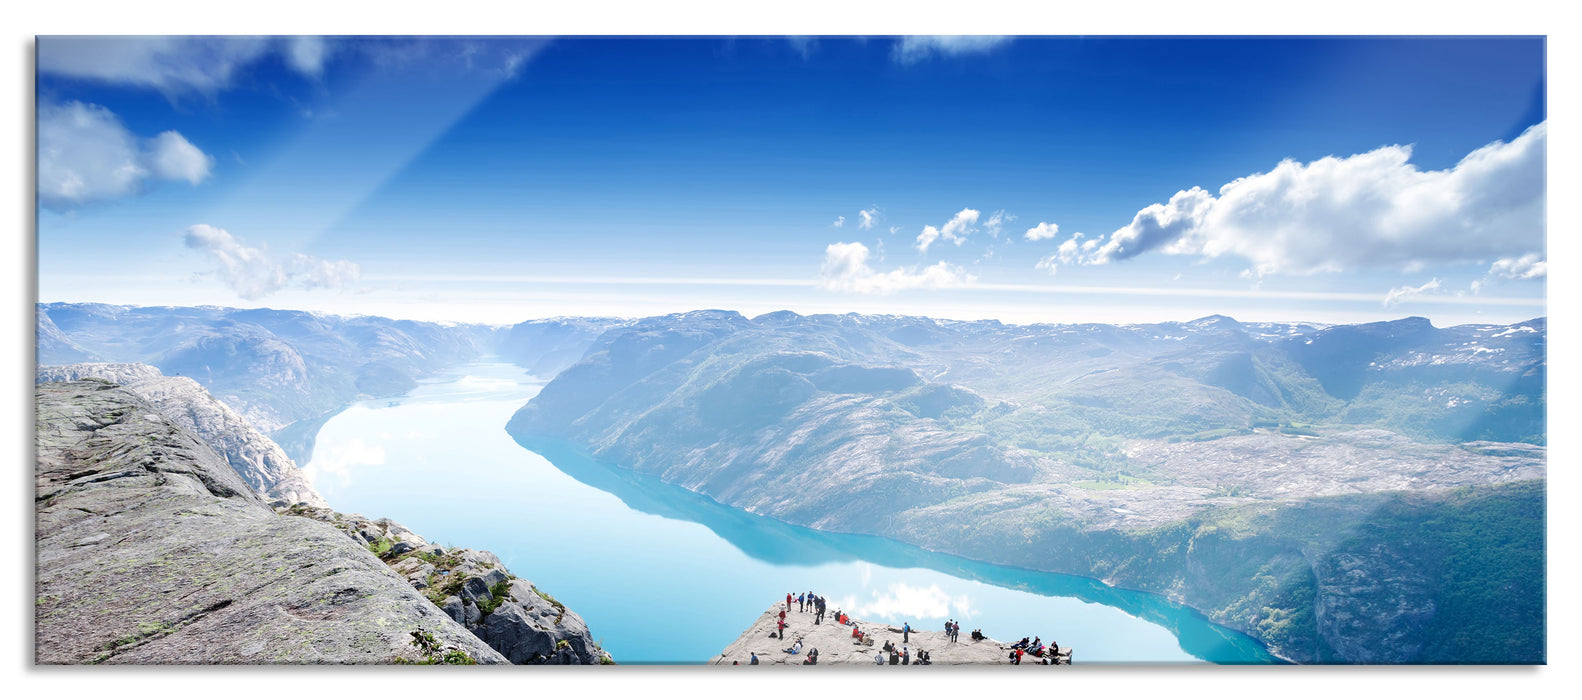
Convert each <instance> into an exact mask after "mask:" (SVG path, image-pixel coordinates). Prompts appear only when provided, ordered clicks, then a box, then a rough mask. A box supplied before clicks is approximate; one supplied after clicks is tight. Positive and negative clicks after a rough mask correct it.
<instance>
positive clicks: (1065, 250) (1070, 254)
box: [1055, 231, 1098, 265]
mask: <svg viewBox="0 0 1582 700" xmlns="http://www.w3.org/2000/svg"><path fill="white" fill-rule="evenodd" d="M1081 239H1082V232H1081V231H1078V232H1076V233H1075V234H1072V236H1071V238H1068V239H1066V242H1064V243H1061V244H1060V247H1059V248H1056V249H1055V253H1056V254H1058V255H1059V256H1060V262H1063V263H1066V264H1068V265H1069V264H1071V263H1074V262H1076V261H1077V258H1078V257H1079V256H1080V255H1081V253H1082V250H1083V247H1082V246H1086V249H1087V250H1092V249H1093V248H1095V247H1096V246H1097V245H1098V241H1096V240H1089V241H1086V242H1084V243H1082V244H1080V245H1079V244H1078V243H1077V241H1079V240H1081Z"/></svg>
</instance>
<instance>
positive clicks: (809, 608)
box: [780, 591, 841, 625]
mask: <svg viewBox="0 0 1582 700" xmlns="http://www.w3.org/2000/svg"><path fill="white" fill-rule="evenodd" d="M793 596H795V597H793ZM792 602H795V603H796V609H797V612H811V613H813V624H815V625H821V624H824V611H825V609H826V608H825V606H826V604H827V602H828V601H826V600H824V596H821V595H813V591H808V592H806V593H800V594H792V593H787V594H786V610H790V609H791V603H792ZM780 617H781V618H782V619H784V618H785V613H784V612H782V613H781V614H780ZM835 617H837V618H839V617H841V614H840V612H839V611H836V613H835Z"/></svg>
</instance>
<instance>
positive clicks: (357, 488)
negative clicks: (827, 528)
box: [307, 363, 1271, 663]
mask: <svg viewBox="0 0 1582 700" xmlns="http://www.w3.org/2000/svg"><path fill="white" fill-rule="evenodd" d="M537 390H538V383H537V382H536V380H533V379H532V378H531V377H528V376H527V375H526V374H525V373H524V372H523V371H522V370H521V369H520V368H515V367H512V366H510V365H505V364H500V363H479V364H473V365H467V366H464V367H459V368H457V371H456V372H455V373H454V374H452V375H451V376H449V377H445V378H441V379H438V380H436V381H431V382H424V383H423V384H421V385H420V386H419V387H418V388H416V389H415V390H413V391H412V392H410V393H409V394H408V395H406V396H404V397H401V398H400V399H399V400H397V401H396V402H395V403H396V405H393V406H392V405H390V404H391V401H390V400H388V399H386V400H378V401H369V402H365V403H363V404H359V405H356V406H353V407H350V408H348V409H347V410H345V411H343V412H341V413H339V414H337V415H335V416H334V417H333V418H330V419H329V420H328V421H327V422H326V423H325V424H324V427H323V428H322V429H321V430H320V431H319V432H318V434H317V447H316V448H315V449H314V455H313V456H314V459H312V460H310V461H309V465H308V469H307V471H309V472H310V473H311V474H312V480H313V482H314V485H315V487H316V488H318V489H319V492H320V493H321V494H322V495H323V496H324V497H325V499H327V500H328V501H329V502H330V503H331V504H332V505H334V506H335V507H336V508H337V509H339V510H343V511H348V512H360V513H364V514H367V515H370V516H373V517H380V516H384V517H390V518H393V519H395V520H397V521H399V522H401V523H403V524H405V525H407V526H408V527H411V528H412V529H413V530H414V531H416V532H419V533H422V534H423V535H424V536H425V537H428V538H429V539H430V540H431V541H435V542H440V543H443V544H447V545H450V544H456V545H463V546H468V547H474V548H478V549H488V550H491V551H493V552H495V553H496V554H498V555H499V556H500V557H501V559H502V560H503V561H505V563H506V564H507V566H509V567H510V568H511V569H512V571H513V572H514V573H516V574H517V575H519V576H523V577H526V578H529V579H531V580H532V581H534V582H535V584H537V585H538V586H540V587H541V588H542V589H543V590H545V591H549V592H551V593H553V594H554V595H555V596H556V597H557V598H558V599H560V600H561V601H562V602H564V603H565V604H566V605H567V606H569V607H570V608H571V609H573V610H575V611H577V612H578V613H579V614H580V615H581V616H582V617H583V619H584V620H586V621H587V623H588V626H589V628H590V629H591V630H593V633H594V635H595V636H596V637H600V638H602V639H603V643H604V645H605V648H607V649H609V650H610V651H611V653H613V654H615V656H616V658H617V659H618V660H620V661H621V662H623V663H633V662H635V663H702V662H706V661H707V660H708V659H709V658H710V657H712V656H713V655H715V654H717V653H719V651H720V650H721V649H723V648H724V647H725V645H727V644H729V643H731V642H732V641H734V640H735V639H736V637H737V636H738V635H739V634H740V633H741V631H742V629H743V628H744V627H746V626H747V624H749V623H750V622H751V621H752V620H753V619H755V618H756V617H757V616H758V615H759V614H760V613H762V612H763V611H764V609H765V608H766V607H768V606H769V605H770V603H771V602H772V601H774V600H776V599H783V596H784V595H785V593H786V592H789V591H791V590H814V591H817V592H819V593H822V594H824V595H826V596H828V597H829V599H830V602H831V603H832V604H834V605H835V606H837V607H839V608H840V609H842V610H846V611H851V612H854V613H856V614H857V615H858V616H859V617H866V619H870V620H874V621H880V620H883V621H887V622H893V623H895V624H897V625H899V624H900V623H901V622H910V623H911V624H912V625H913V626H914V627H915V628H918V629H939V628H940V626H941V625H942V624H943V623H944V621H945V618H946V617H954V618H956V619H957V620H959V621H960V622H961V623H962V626H963V628H964V629H965V630H969V631H970V630H972V629H977V628H981V629H982V630H983V631H984V633H985V634H988V635H990V636H992V637H995V638H999V639H1019V638H1021V637H1022V636H1023V635H1034V634H1037V635H1041V636H1043V637H1044V639H1046V640H1047V639H1051V638H1055V639H1057V640H1058V641H1060V642H1061V644H1062V646H1070V647H1074V648H1075V649H1076V650H1077V658H1078V660H1079V662H1095V661H1098V662H1103V661H1109V662H1130V663H1139V662H1166V663H1191V662H1195V661H1196V660H1197V659H1207V660H1213V661H1219V662H1226V663H1263V662H1268V661H1271V659H1270V657H1269V655H1268V654H1267V653H1265V652H1264V651H1263V650H1262V649H1261V648H1259V647H1258V645H1257V644H1256V643H1254V642H1253V641H1252V640H1250V639H1248V638H1246V637H1244V636H1242V635H1239V634H1236V633H1234V632H1231V631H1229V630H1226V629H1223V628H1219V627H1216V626H1214V625H1212V624H1210V623H1209V622H1208V621H1207V620H1205V619H1203V618H1202V616H1200V615H1197V614H1196V613H1194V612H1192V611H1190V610H1187V609H1185V608H1181V607H1180V606H1175V605H1172V604H1170V603H1169V602H1168V601H1166V600H1164V599H1162V598H1160V597H1158V596H1152V595H1149V594H1145V593H1138V592H1135V591H1120V590H1115V589H1112V588H1109V587H1108V586H1105V585H1104V584H1102V583H1100V582H1098V581H1093V580H1091V579H1084V578H1078V577H1074V576H1060V575H1055V574H1048V573H1041V572H1036V571H1028V570H1024V569H1018V568H1015V567H1006V566H993V565H988V564H983V563H980V562H974V561H970V560H967V559H963V558H961V557H956V556H951V555H945V554H939V553H935V552H927V551H924V550H922V549H919V548H917V547H913V546H910V545H904V544H900V543H898V542H893V541H890V540H885V539H881V538H877V537H868V536H862V535H842V534H834V533H827V532H819V531H816V530H810V529H807V528H802V527H795V526H791V525H787V524H785V523H783V522H780V521H777V520H773V519H770V518H765V517H761V516H756V515H752V514H749V513H745V512H742V511H739V510H736V509H733V508H728V507H726V506H723V505H721V504H719V503H716V502H714V501H713V500H710V499H709V498H707V497H704V496H701V495H699V494H696V493H693V492H691V491H688V490H685V489H682V488H679V487H676V486H671V485H668V484H665V483H662V482H660V481H659V480H657V479H655V478H653V477H650V476H645V475H642V474H637V473H635V472H632V471H629V470H626V469H621V468H618V467H613V466H611V465H606V464H600V463H598V462H597V461H594V460H591V459H588V458H587V456H586V455H584V454H581V453H579V452H578V450H577V449H576V448H575V447H574V446H572V445H568V444H566V443H563V442H558V441H553V440H541V439H523V440H522V441H520V443H519V442H517V441H513V439H512V438H511V436H509V435H507V434H506V432H505V430H504V429H503V426H504V425H505V423H506V421H507V420H509V418H510V416H511V414H512V413H514V412H515V411H516V409H518V408H519V407H521V405H522V404H523V403H524V402H526V401H527V400H528V399H529V398H530V397H531V396H533V395H534V394H535V393H536V392H537ZM524 447H527V448H528V449H523V448H524ZM678 601H680V607H678ZM681 609H685V610H688V611H690V613H691V614H689V615H687V616H686V619H685V621H684V622H682V623H677V622H673V620H672V617H673V614H674V613H676V612H677V611H678V610H681Z"/></svg>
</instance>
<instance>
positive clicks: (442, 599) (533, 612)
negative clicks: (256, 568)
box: [280, 504, 614, 665]
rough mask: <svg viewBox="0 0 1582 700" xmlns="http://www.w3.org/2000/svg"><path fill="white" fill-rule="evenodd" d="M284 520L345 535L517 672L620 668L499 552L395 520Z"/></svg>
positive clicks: (300, 511)
mask: <svg viewBox="0 0 1582 700" xmlns="http://www.w3.org/2000/svg"><path fill="white" fill-rule="evenodd" d="M280 512H282V513H284V514H286V515H294V516H300V517H303V518H309V519H312V520H317V521H319V522H323V523H327V524H329V525H331V526H333V527H334V528H336V529H337V530H340V531H341V532H344V533H346V534H347V535H348V536H350V537H351V539H352V540H353V541H354V542H357V543H358V544H360V545H363V546H365V547H367V548H368V549H369V550H371V551H373V552H374V553H375V554H376V555H378V557H379V559H380V560H381V561H383V562H384V563H385V564H386V565H388V566H389V567H390V568H391V569H392V570H393V571H395V572H396V573H397V574H399V575H401V576H402V577H404V578H406V580H407V583H409V584H410V585H411V586H412V587H413V588H414V589H417V590H418V591H421V592H422V593H423V594H424V595H425V596H427V597H428V599H429V601H431V602H433V603H434V604H435V605H437V606H439V608H440V609H441V610H443V611H444V612H445V614H446V615H449V616H450V617H451V619H453V620H455V621H456V622H457V623H459V624H461V625H463V626H465V627H466V628H467V629H468V630H469V631H471V632H472V633H473V634H474V635H477V637H478V638H479V639H482V640H483V641H484V642H485V643H486V644H488V645H489V646H490V647H491V648H493V649H494V650H496V651H498V652H500V653H501V654H502V655H504V656H505V658H506V659H507V660H509V661H510V662H511V663H513V664H550V665H578V664H612V663H614V659H612V658H611V657H610V655H609V653H607V652H605V651H604V650H603V649H601V648H599V645H598V643H597V642H595V641H594V638H593V635H592V634H591V633H590V632H589V631H588V625H587V623H585V622H583V620H582V617H581V616H580V615H578V614H577V613H575V612H572V611H571V610H568V609H567V608H566V606H564V605H561V604H560V602H559V601H557V600H555V599H554V597H553V596H550V595H549V594H547V593H544V592H543V591H540V590H538V587H537V586H534V585H533V582H532V581H528V580H526V579H521V578H517V577H516V576H515V575H514V574H512V573H511V572H510V571H509V570H507V569H506V568H505V565H503V564H501V563H500V558H499V557H497V556H495V555H494V553H493V552H489V551H486V550H475V549H460V548H454V549H445V548H443V547H440V546H439V545H436V544H430V543H429V542H428V540H426V539H424V538H423V537H422V536H420V535H418V534H417V533H414V532H412V531H411V530H408V529H407V528H406V527H405V526H403V525H401V524H400V523H398V522H395V521H393V520H390V519H389V518H380V519H378V520H369V519H368V518H365V517H363V516H361V515H357V514H345V513H337V512H335V511H332V510H330V509H328V508H313V507H310V506H306V505H303V504H298V505H294V506H291V507H290V508H283V509H280Z"/></svg>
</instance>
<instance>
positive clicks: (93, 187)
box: [38, 102, 214, 211]
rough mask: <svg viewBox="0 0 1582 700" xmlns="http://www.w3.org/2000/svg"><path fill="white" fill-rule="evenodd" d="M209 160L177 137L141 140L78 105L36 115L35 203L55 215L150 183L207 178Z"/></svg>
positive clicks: (103, 113) (51, 107) (95, 109)
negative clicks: (36, 181)
mask: <svg viewBox="0 0 1582 700" xmlns="http://www.w3.org/2000/svg"><path fill="white" fill-rule="evenodd" d="M213 166H214V158H212V157H210V156H209V155H207V154H205V153H204V152H203V151H201V150H199V149H198V147H196V146H194V145H192V143H191V142H189V141H187V139H186V138H184V137H183V136H182V135H181V134H178V133H176V132H174V131H166V132H165V133H162V134H160V135H158V136H156V137H154V138H152V139H147V140H140V139H138V138H137V137H136V136H135V135H133V134H132V132H130V131H128V130H127V129H126V127H125V126H123V125H122V124H121V120H120V119H119V118H117V117H116V116H115V114H114V113H113V112H111V111H110V110H108V109H105V108H104V107H101V106H99V105H93V104H84V103H82V102H68V103H65V104H48V103H47V104H44V105H43V106H41V107H39V110H38V199H39V204H41V205H43V206H44V207H46V208H49V209H53V210H56V211H65V210H68V209H71V208H73V207H77V206H81V205H84V204H89V203H92V202H99V201H104V200H108V199H114V198H117V197H124V196H127V195H131V194H138V193H141V192H144V191H146V190H147V189H149V188H150V187H152V185H153V181H155V180H186V181H187V182H189V183H192V184H194V185H196V184H198V183H199V182H202V181H203V180H204V179H206V178H207V177H208V176H209V174H210V170H211V168H212V167H213Z"/></svg>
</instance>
